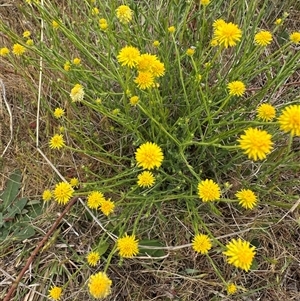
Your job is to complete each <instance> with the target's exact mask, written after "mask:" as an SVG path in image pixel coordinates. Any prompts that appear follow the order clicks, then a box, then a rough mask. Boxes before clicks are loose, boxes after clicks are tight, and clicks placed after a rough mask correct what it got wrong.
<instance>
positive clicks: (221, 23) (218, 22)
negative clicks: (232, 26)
mask: <svg viewBox="0 0 300 301" xmlns="http://www.w3.org/2000/svg"><path fill="white" fill-rule="evenodd" d="M224 25H226V22H225V21H224V20H223V19H217V20H215V21H214V23H213V28H214V30H216V29H217V28H220V27H222V26H224Z"/></svg>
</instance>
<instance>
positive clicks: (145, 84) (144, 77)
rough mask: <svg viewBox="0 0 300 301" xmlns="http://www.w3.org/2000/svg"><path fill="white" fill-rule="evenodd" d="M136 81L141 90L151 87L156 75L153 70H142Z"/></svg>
mask: <svg viewBox="0 0 300 301" xmlns="http://www.w3.org/2000/svg"><path fill="white" fill-rule="evenodd" d="M134 82H135V83H136V84H137V86H138V87H139V88H140V89H141V90H145V89H147V88H151V87H153V85H154V77H153V74H152V72H148V71H145V72H144V71H140V72H139V73H138V76H137V77H136V78H135V80H134Z"/></svg>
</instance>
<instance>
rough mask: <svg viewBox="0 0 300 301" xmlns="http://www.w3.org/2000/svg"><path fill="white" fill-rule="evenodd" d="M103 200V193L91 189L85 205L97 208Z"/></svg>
mask: <svg viewBox="0 0 300 301" xmlns="http://www.w3.org/2000/svg"><path fill="white" fill-rule="evenodd" d="M103 201H105V198H104V196H103V194H102V193H101V192H99V191H92V192H91V193H90V194H89V195H88V198H87V205H88V207H89V208H91V209H97V208H98V207H99V206H100V205H101V203H102V202H103Z"/></svg>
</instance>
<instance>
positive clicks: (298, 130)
mask: <svg viewBox="0 0 300 301" xmlns="http://www.w3.org/2000/svg"><path fill="white" fill-rule="evenodd" d="M278 122H279V126H280V129H281V130H282V131H284V132H286V133H291V135H292V136H300V105H290V106H288V107H286V108H285V109H284V110H283V111H282V112H281V115H280V116H279V118H278Z"/></svg>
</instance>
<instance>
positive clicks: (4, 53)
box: [0, 47, 10, 56]
mask: <svg viewBox="0 0 300 301" xmlns="http://www.w3.org/2000/svg"><path fill="white" fill-rule="evenodd" d="M9 52H10V51H9V49H8V48H7V47H3V48H1V49H0V56H7V55H9Z"/></svg>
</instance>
